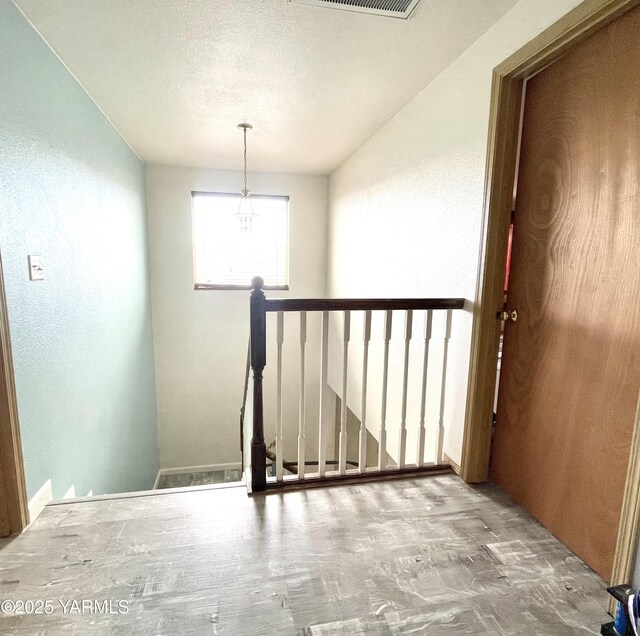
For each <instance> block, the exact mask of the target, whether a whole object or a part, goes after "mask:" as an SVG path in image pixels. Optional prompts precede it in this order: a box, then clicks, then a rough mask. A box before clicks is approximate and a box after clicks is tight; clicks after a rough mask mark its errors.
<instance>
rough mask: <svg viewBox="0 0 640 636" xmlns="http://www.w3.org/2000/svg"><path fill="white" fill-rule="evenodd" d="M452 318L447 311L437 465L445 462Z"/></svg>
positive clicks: (449, 311)
mask: <svg viewBox="0 0 640 636" xmlns="http://www.w3.org/2000/svg"><path fill="white" fill-rule="evenodd" d="M451 318H452V311H451V309H447V322H446V326H445V330H444V350H443V352H442V383H441V385H440V419H439V423H438V444H437V446H436V448H437V449H438V450H437V454H436V463H437V464H441V463H443V461H444V450H443V445H444V397H445V389H446V380H447V360H448V357H449V338H451Z"/></svg>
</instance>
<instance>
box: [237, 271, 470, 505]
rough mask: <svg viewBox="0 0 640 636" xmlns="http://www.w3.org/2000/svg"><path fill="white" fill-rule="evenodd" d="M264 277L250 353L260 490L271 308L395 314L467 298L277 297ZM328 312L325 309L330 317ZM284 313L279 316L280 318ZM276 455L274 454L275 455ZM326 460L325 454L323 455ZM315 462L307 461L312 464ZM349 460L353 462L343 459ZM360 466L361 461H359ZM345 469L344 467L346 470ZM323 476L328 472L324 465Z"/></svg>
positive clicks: (254, 465) (255, 298)
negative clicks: (267, 291) (270, 293)
mask: <svg viewBox="0 0 640 636" xmlns="http://www.w3.org/2000/svg"><path fill="white" fill-rule="evenodd" d="M263 288H264V280H263V279H262V278H261V277H260V276H256V277H254V278H253V279H252V281H251V289H252V291H251V341H250V357H251V369H252V371H253V433H252V438H251V476H250V479H251V483H250V484H249V487H250V490H251V491H253V492H258V491H262V490H266V488H267V458H268V457H272V454H271V453H270V452H268V451H267V448H266V444H265V439H264V416H263V399H262V377H263V372H264V367H265V366H266V350H267V343H266V316H267V312H285V311H300V312H307V311H318V312H329V311H344V312H349V311H374V310H384V311H387V312H388V315H389V316H390V315H391V311H393V310H405V311H408V312H409V313H410V312H411V311H415V310H437V309H441V310H447V311H448V313H450V310H452V309H463V308H464V305H465V300H464V298H346V299H344V298H342V299H333V298H277V299H276V298H274V299H267V298H265V295H264V291H263ZM327 315H328V314H327V313H325V314H324V316H325V318H326V316H327ZM281 319H282V316H280V317H279V320H281ZM273 457H274V456H273ZM319 460H322V463H323V464H324V463H326V462H325V460H324V458H321V457H319ZM312 463H313V462H304V464H305V465H306V464H312ZM342 463H349V464H351V462H342ZM283 464H284V465H285V466H286V467H287V468H293V467H294V466H295V465H297V463H296V462H283ZM355 465H356V466H357V464H355ZM343 472H344V471H343ZM319 474H320V476H322V475H323V474H324V466H322V467H321V472H320V473H319Z"/></svg>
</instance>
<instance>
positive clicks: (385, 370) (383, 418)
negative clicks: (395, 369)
mask: <svg viewBox="0 0 640 636" xmlns="http://www.w3.org/2000/svg"><path fill="white" fill-rule="evenodd" d="M392 318H393V312H392V311H391V310H390V309H387V310H386V311H385V313H384V360H383V363H382V407H381V409H380V410H381V414H380V439H379V440H378V442H379V444H378V469H379V470H384V469H385V468H386V467H387V385H388V381H389V341H390V340H391V322H392Z"/></svg>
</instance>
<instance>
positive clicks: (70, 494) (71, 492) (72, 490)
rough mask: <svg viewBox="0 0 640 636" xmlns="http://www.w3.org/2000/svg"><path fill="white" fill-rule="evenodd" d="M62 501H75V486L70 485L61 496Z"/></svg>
mask: <svg viewBox="0 0 640 636" xmlns="http://www.w3.org/2000/svg"><path fill="white" fill-rule="evenodd" d="M62 498H63V499H75V498H76V487H75V484H71V488H69V490H67V492H65V493H64V495H62Z"/></svg>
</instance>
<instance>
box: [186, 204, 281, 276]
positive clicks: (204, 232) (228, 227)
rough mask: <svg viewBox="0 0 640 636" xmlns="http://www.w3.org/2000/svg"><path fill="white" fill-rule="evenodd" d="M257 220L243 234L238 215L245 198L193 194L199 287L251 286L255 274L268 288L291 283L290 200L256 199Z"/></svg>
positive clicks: (195, 250)
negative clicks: (241, 201) (241, 202)
mask: <svg viewBox="0 0 640 636" xmlns="http://www.w3.org/2000/svg"><path fill="white" fill-rule="evenodd" d="M251 199H252V202H253V211H254V212H255V214H256V216H255V217H254V219H253V224H252V225H253V226H252V230H251V231H250V232H242V231H241V229H240V221H239V219H238V217H237V216H235V214H236V212H237V211H238V207H239V204H240V195H239V194H218V193H210V192H194V193H192V209H193V248H194V250H193V251H194V279H195V285H196V287H204V288H206V287H228V288H248V287H249V286H250V282H251V279H252V278H253V277H254V276H262V278H264V281H265V287H277V288H286V287H287V286H288V284H289V197H286V196H266V195H252V197H251Z"/></svg>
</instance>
